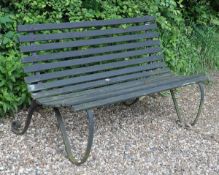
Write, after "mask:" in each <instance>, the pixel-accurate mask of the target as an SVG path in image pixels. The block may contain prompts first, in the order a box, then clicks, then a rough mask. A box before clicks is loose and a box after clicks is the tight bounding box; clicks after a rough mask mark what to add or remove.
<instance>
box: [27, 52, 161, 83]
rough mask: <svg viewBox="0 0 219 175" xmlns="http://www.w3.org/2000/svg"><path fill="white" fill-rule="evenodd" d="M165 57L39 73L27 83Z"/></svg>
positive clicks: (156, 56) (159, 57) (159, 58)
mask: <svg viewBox="0 0 219 175" xmlns="http://www.w3.org/2000/svg"><path fill="white" fill-rule="evenodd" d="M162 59H163V57H162V56H161V55H153V56H149V57H145V58H137V59H132V60H125V61H119V62H113V63H107V64H101V65H94V66H88V67H81V68H75V69H71V70H63V71H56V72H51V73H46V74H38V75H32V76H29V77H25V81H26V83H28V84H30V83H33V82H38V81H44V80H49V79H54V78H61V77H65V76H69V75H71V76H74V75H78V74H82V73H91V72H96V71H101V70H108V69H111V68H119V67H125V66H130V65H136V64H141V63H146V62H149V61H157V60H162Z"/></svg>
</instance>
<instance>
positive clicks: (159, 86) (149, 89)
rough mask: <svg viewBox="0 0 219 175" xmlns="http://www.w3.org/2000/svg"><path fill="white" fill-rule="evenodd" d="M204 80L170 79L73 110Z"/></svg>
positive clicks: (79, 106)
mask: <svg viewBox="0 0 219 175" xmlns="http://www.w3.org/2000/svg"><path fill="white" fill-rule="evenodd" d="M205 80H206V77H202V76H193V77H184V78H183V77H176V78H171V79H170V81H165V82H161V83H158V84H156V85H153V86H152V87H151V86H150V85H149V86H148V87H145V88H144V89H142V90H138V91H136V90H135V91H133V92H130V93H126V94H122V95H117V96H114V97H111V98H106V99H101V100H97V101H94V102H89V103H83V104H80V105H75V106H73V108H74V109H75V110H76V111H78V110H82V109H89V108H93V107H97V106H102V105H107V104H112V103H115V102H120V101H124V100H128V99H132V98H136V97H140V96H144V95H147V94H151V93H155V92H160V91H163V90H168V89H172V88H177V87H181V86H184V85H187V84H191V83H195V82H200V81H205Z"/></svg>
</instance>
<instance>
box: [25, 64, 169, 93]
mask: <svg viewBox="0 0 219 175" xmlns="http://www.w3.org/2000/svg"><path fill="white" fill-rule="evenodd" d="M164 66H165V65H164V63H152V64H149V65H143V66H133V67H129V68H123V69H119V70H111V71H107V72H101V73H96V74H91V75H84V76H80V77H75V78H66V79H63V80H56V81H52V82H47V83H40V84H36V85H29V86H28V89H29V90H30V91H32V92H34V91H39V90H44V89H50V88H55V87H61V86H66V85H71V84H78V83H82V82H86V81H94V80H98V79H102V78H110V77H113V76H119V75H123V74H131V73H134V72H141V71H144V70H151V69H155V68H160V67H164Z"/></svg>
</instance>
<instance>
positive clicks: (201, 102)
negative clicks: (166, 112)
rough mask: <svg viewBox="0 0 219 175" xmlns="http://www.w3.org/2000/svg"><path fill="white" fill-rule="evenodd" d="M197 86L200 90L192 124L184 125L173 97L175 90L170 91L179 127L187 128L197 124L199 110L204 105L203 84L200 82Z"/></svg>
mask: <svg viewBox="0 0 219 175" xmlns="http://www.w3.org/2000/svg"><path fill="white" fill-rule="evenodd" d="M197 84H198V86H199V90H200V103H199V107H198V112H197V114H196V117H195V119H194V120H193V122H191V123H190V124H186V123H185V122H184V120H183V119H182V117H181V113H180V111H179V106H178V103H177V101H176V97H175V92H174V91H175V89H171V90H170V93H171V96H172V100H173V103H174V107H175V110H176V113H177V116H178V119H179V124H180V126H183V127H184V126H185V127H189V125H191V126H194V125H195V124H196V123H197V121H198V118H199V116H200V114H201V109H202V106H203V103H204V84H203V83H201V82H200V83H197Z"/></svg>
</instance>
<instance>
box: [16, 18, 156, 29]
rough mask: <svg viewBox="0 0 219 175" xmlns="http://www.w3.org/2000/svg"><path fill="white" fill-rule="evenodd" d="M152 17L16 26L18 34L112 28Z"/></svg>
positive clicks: (148, 19) (150, 19) (152, 19)
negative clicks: (85, 28) (101, 27)
mask: <svg viewBox="0 0 219 175" xmlns="http://www.w3.org/2000/svg"><path fill="white" fill-rule="evenodd" d="M154 19H155V18H154V17H153V16H144V17H137V18H123V19H111V20H97V21H83V22H72V23H57V24H54V23H50V24H26V25H18V29H17V30H18V31H19V32H33V31H42V30H57V29H72V28H82V27H98V26H112V25H118V24H128V23H144V22H147V21H154Z"/></svg>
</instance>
